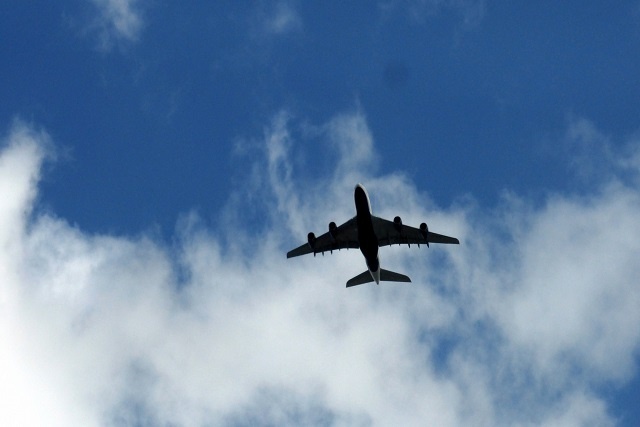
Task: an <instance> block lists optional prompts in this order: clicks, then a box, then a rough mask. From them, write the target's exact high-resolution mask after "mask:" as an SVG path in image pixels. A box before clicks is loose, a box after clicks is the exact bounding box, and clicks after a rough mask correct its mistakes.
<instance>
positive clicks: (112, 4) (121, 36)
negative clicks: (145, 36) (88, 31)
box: [90, 0, 143, 49]
mask: <svg viewBox="0 0 640 427" xmlns="http://www.w3.org/2000/svg"><path fill="white" fill-rule="evenodd" d="M90 1H91V3H93V5H94V6H95V7H96V8H97V9H98V11H97V12H98V15H97V17H96V18H95V20H94V21H93V23H92V24H91V26H90V27H91V28H92V29H93V30H94V31H96V32H97V33H98V35H99V40H100V47H101V48H103V49H109V48H110V47H111V46H113V44H114V43H116V42H119V41H125V42H134V41H137V40H138V38H139V36H140V32H141V31H142V27H143V19H142V16H141V12H140V0H90Z"/></svg>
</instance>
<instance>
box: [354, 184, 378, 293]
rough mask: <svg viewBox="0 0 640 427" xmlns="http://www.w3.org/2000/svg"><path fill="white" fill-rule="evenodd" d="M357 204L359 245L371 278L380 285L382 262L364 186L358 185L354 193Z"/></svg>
mask: <svg viewBox="0 0 640 427" xmlns="http://www.w3.org/2000/svg"><path fill="white" fill-rule="evenodd" d="M354 199H355V203H356V221H357V224H358V243H359V245H360V251H361V252H362V255H363V256H364V259H365V260H366V262H367V268H368V269H369V272H370V273H371V277H373V280H375V282H376V283H377V284H380V260H379V258H378V237H377V236H376V233H375V232H374V230H373V221H372V220H371V203H370V202H369V195H368V194H367V190H365V188H364V187H363V186H362V184H358V185H356V188H355V191H354Z"/></svg>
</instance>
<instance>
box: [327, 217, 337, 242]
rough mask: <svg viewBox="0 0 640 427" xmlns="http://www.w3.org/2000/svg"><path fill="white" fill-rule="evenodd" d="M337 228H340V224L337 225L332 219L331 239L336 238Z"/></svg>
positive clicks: (330, 225) (330, 224)
mask: <svg viewBox="0 0 640 427" xmlns="http://www.w3.org/2000/svg"><path fill="white" fill-rule="evenodd" d="M337 229H338V226H337V225H336V223H335V222H333V221H331V222H330V223H329V235H330V236H331V239H333V240H335V239H336V230H337Z"/></svg>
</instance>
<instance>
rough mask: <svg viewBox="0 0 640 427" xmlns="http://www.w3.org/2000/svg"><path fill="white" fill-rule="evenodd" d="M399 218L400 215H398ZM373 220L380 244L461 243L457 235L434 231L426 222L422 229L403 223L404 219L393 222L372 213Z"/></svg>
mask: <svg viewBox="0 0 640 427" xmlns="http://www.w3.org/2000/svg"><path fill="white" fill-rule="evenodd" d="M396 219H399V217H396ZM371 220H372V221H373V230H374V232H375V233H376V236H378V245H379V246H387V245H407V244H408V245H410V244H416V245H427V246H429V243H445V244H455V245H457V244H459V243H460V241H459V240H458V239H456V238H455V237H449V236H444V235H442V234H438V233H432V232H431V231H429V229H428V228H427V226H426V224H422V226H424V228H423V227H422V226H421V227H420V229H417V228H414V227H410V226H408V225H404V224H402V221H400V222H399V223H398V222H392V221H389V220H386V219H383V218H378V217H377V216H373V215H371Z"/></svg>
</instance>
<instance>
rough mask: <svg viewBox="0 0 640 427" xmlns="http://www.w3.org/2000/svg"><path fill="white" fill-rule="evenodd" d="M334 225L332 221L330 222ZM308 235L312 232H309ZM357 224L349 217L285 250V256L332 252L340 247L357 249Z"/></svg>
mask: <svg viewBox="0 0 640 427" xmlns="http://www.w3.org/2000/svg"><path fill="white" fill-rule="evenodd" d="M332 225H333V226H335V224H334V223H332ZM309 235H310V237H311V235H312V233H309ZM359 247H360V245H359V244H358V225H357V223H356V217H353V218H351V219H350V220H349V221H347V222H345V223H344V224H342V225H340V226H339V227H335V228H333V229H332V228H331V226H330V227H329V231H328V232H326V233H324V234H323V235H322V236H319V237H317V238H316V237H315V236H314V239H309V240H308V242H307V243H305V244H303V245H300V246H299V247H297V248H295V249H293V250H291V251H289V252H287V258H293V257H296V256H300V255H306V254H311V253H312V254H314V255H315V254H317V253H322V254H324V253H325V252H327V251H329V252H333V251H335V250H340V249H358V248H359Z"/></svg>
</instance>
